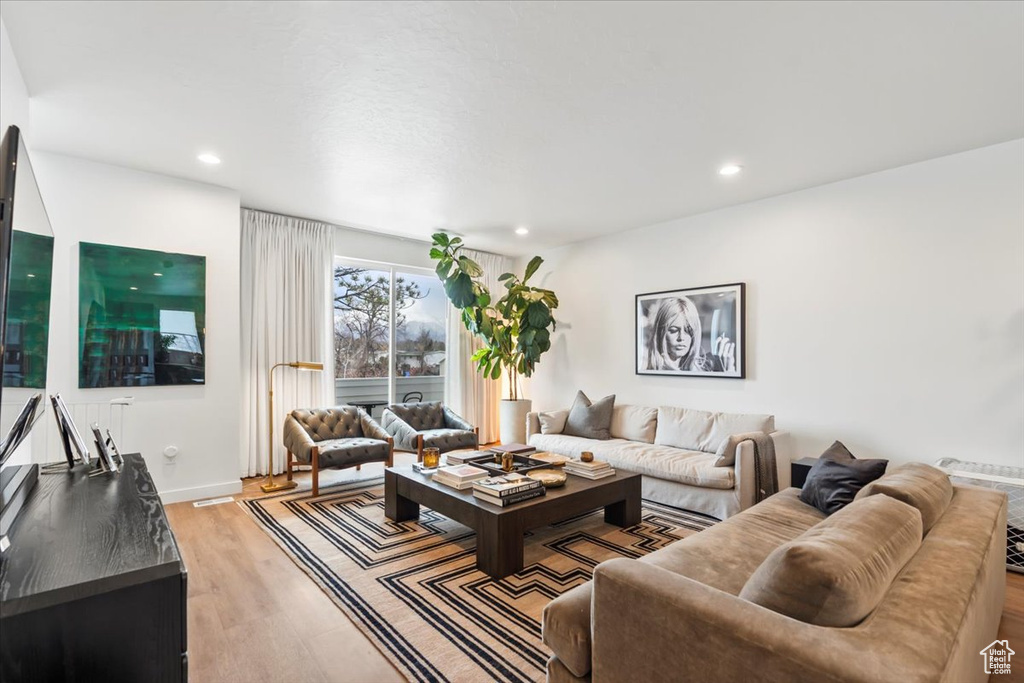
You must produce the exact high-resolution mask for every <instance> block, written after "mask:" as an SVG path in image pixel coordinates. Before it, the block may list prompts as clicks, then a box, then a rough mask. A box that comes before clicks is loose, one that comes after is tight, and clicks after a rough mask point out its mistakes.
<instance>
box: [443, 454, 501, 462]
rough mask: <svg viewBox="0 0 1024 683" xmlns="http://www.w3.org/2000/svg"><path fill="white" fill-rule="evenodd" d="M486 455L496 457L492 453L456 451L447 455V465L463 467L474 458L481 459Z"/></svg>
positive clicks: (445, 457)
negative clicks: (462, 465)
mask: <svg viewBox="0 0 1024 683" xmlns="http://www.w3.org/2000/svg"><path fill="white" fill-rule="evenodd" d="M485 455H494V454H493V453H491V452H490V451H455V452H452V453H445V456H444V459H445V463H446V464H448V465H461V464H463V463H464V462H466V461H468V460H472V459H473V458H480V457H483V456H485Z"/></svg>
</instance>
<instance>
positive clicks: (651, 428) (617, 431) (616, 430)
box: [611, 405, 658, 443]
mask: <svg viewBox="0 0 1024 683" xmlns="http://www.w3.org/2000/svg"><path fill="white" fill-rule="evenodd" d="M657 428H658V409H657V408H649V407H648V406H631V405H616V406H615V407H614V408H613V409H612V427H611V433H612V438H613V439H629V440H630V441H641V442H643V443H654V436H655V432H656V430H657Z"/></svg>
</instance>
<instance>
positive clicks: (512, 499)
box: [473, 474, 545, 507]
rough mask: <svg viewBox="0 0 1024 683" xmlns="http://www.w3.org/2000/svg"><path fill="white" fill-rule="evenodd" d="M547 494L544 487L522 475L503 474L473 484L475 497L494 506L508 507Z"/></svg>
mask: <svg viewBox="0 0 1024 683" xmlns="http://www.w3.org/2000/svg"><path fill="white" fill-rule="evenodd" d="M544 494H545V490H544V485H543V484H541V483H540V482H539V481H534V480H533V479H530V478H529V477H525V476H523V475H521V474H503V475H501V476H500V477H488V478H486V479H479V480H477V481H474V482H473V495H474V496H476V498H477V499H479V500H482V501H484V502H486V503H491V504H492V505H498V506H500V507H506V506H508V505H512V504H513V503H521V502H523V501H524V500H530V499H531V498H539V497H540V496H543V495H544Z"/></svg>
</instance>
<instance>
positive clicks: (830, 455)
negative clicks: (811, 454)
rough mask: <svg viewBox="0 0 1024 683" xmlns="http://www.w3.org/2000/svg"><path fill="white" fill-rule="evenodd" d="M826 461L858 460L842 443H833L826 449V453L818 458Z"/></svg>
mask: <svg viewBox="0 0 1024 683" xmlns="http://www.w3.org/2000/svg"><path fill="white" fill-rule="evenodd" d="M818 457H819V458H823V459H825V460H856V459H857V458H855V457H853V453H851V452H850V449H849V448H847V447H846V446H844V445H843V442H842V441H833V442H832V445H831V446H829V447H828V448H826V449H825V452H824V453H822V454H821V455H819V456H818Z"/></svg>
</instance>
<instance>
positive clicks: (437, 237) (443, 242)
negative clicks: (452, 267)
mask: <svg viewBox="0 0 1024 683" xmlns="http://www.w3.org/2000/svg"><path fill="white" fill-rule="evenodd" d="M431 239H433V240H434V244H437V245H439V246H442V247H447V246H448V245H449V244H450V243H451V240H450V239H449V237H448V235H446V234H444V233H443V232H435V233H434V234H433V235H432V236H431Z"/></svg>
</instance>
